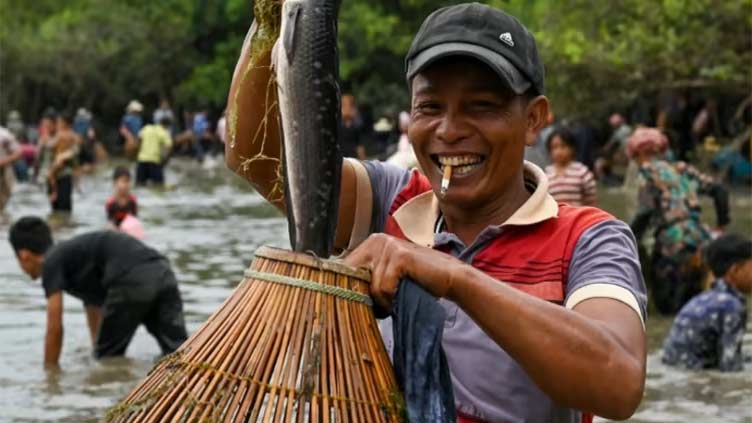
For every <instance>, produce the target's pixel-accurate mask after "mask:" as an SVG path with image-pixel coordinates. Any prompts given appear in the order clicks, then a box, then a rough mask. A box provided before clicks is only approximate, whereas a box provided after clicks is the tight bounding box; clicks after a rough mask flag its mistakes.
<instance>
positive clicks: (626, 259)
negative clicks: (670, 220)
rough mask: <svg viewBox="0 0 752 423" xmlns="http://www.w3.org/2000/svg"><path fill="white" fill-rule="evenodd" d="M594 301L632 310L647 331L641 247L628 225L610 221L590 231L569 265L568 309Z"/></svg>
mask: <svg viewBox="0 0 752 423" xmlns="http://www.w3.org/2000/svg"><path fill="white" fill-rule="evenodd" d="M590 298H612V299H615V300H618V301H621V302H623V303H624V304H626V305H628V306H629V307H631V308H632V309H633V310H634V311H635V312H636V313H637V314H638V315H639V317H640V320H641V321H642V324H643V328H644V325H645V319H646V318H647V293H646V289H645V282H644V280H643V278H642V270H641V268H640V259H639V257H638V254H637V245H636V242H635V239H634V236H633V235H632V232H631V231H630V229H629V226H627V225H626V224H625V223H624V222H622V221H619V220H608V221H605V222H601V223H599V224H597V225H595V226H593V227H591V228H589V229H587V230H586V231H585V232H584V233H583V234H582V235H581V236H580V239H579V240H578V241H577V245H576V246H575V249H574V252H573V253H572V260H571V261H570V263H569V277H568V280H567V287H566V297H565V299H564V305H565V306H566V307H567V308H570V309H571V308H574V307H575V306H576V305H577V304H579V303H580V302H582V301H584V300H587V299H590Z"/></svg>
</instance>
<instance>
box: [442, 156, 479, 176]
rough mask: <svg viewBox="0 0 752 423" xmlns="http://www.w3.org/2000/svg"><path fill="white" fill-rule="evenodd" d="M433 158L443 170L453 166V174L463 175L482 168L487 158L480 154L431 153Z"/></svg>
mask: <svg viewBox="0 0 752 423" xmlns="http://www.w3.org/2000/svg"><path fill="white" fill-rule="evenodd" d="M431 159H432V160H433V162H434V163H435V164H436V166H437V167H438V168H439V169H440V171H441V172H443V171H444V167H445V166H452V167H453V169H452V172H453V174H454V175H456V176H462V175H466V174H468V173H470V172H472V171H473V170H475V169H477V168H480V167H481V165H482V164H483V162H484V161H485V159H486V158H485V156H482V155H480V154H431Z"/></svg>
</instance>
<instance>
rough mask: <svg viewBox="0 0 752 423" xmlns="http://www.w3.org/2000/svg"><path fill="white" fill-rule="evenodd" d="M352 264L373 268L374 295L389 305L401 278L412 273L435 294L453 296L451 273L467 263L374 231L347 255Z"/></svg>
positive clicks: (414, 277)
mask: <svg viewBox="0 0 752 423" xmlns="http://www.w3.org/2000/svg"><path fill="white" fill-rule="evenodd" d="M345 263H346V264H348V265H350V266H353V267H366V268H369V269H370V270H371V295H372V296H373V297H374V299H375V300H376V302H378V303H379V304H380V305H382V306H384V307H389V305H390V304H391V302H392V298H393V297H394V294H395V293H396V292H397V288H398V287H399V282H400V279H402V278H403V277H409V278H410V279H412V280H413V281H415V282H416V283H418V284H420V285H421V286H423V288H425V289H426V290H427V291H428V292H430V293H431V294H433V295H435V296H436V297H439V298H441V297H449V298H451V296H452V292H451V290H452V275H453V274H454V271H455V269H459V268H461V267H462V266H466V265H465V264H464V263H462V262H461V261H459V260H457V259H455V258H454V257H452V256H450V255H449V254H445V253H442V252H441V251H436V250H432V249H430V248H426V247H421V246H419V245H416V244H413V243H411V242H407V241H403V240H401V239H399V238H395V237H393V236H389V235H385V234H373V235H371V236H369V237H368V239H366V240H365V241H363V243H362V244H360V245H359V246H358V248H356V249H355V250H354V251H353V252H351V253H350V254H349V255H348V256H347V257H345Z"/></svg>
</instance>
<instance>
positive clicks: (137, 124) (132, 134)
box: [120, 100, 144, 150]
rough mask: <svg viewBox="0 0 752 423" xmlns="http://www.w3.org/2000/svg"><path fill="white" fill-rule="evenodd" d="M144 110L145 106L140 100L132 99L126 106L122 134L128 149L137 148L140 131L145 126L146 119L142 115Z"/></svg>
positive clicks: (121, 124)
mask: <svg viewBox="0 0 752 423" xmlns="http://www.w3.org/2000/svg"><path fill="white" fill-rule="evenodd" d="M143 111H144V106H143V105H142V104H141V103H140V102H139V101H138V100H131V101H130V102H129V103H128V105H127V106H126V107H125V115H123V118H122V119H121V120H120V135H121V136H122V137H123V140H124V147H125V148H126V150H135V149H136V148H137V147H136V146H137V145H138V141H137V137H138V133H139V132H140V131H141V128H143V127H144V120H143V118H142V117H141V112H143Z"/></svg>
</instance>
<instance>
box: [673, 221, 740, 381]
mask: <svg viewBox="0 0 752 423" xmlns="http://www.w3.org/2000/svg"><path fill="white" fill-rule="evenodd" d="M705 256H706V260H707V261H708V263H709V264H710V268H711V270H712V271H713V275H714V276H715V277H716V278H717V279H716V280H715V282H713V285H712V286H711V288H710V289H709V290H707V291H705V292H703V293H701V294H699V295H697V296H696V297H694V298H692V299H691V300H690V301H689V302H688V303H687V304H686V305H685V306H684V307H682V309H681V311H679V314H678V315H677V316H676V319H675V320H674V323H673V325H672V326H671V331H670V332H669V334H668V337H667V338H666V341H665V343H664V346H663V356H662V361H663V362H664V363H665V364H668V365H671V366H677V367H683V368H686V369H718V370H720V371H722V372H728V371H739V370H742V367H743V361H744V359H743V356H742V338H743V337H744V331H745V329H746V326H747V304H746V299H745V298H744V294H749V293H750V292H752V241H750V240H748V239H744V238H743V237H741V236H739V235H724V236H722V237H720V238H718V239H716V240H715V241H713V242H712V243H711V244H710V245H709V246H708V247H707V250H706V252H705Z"/></svg>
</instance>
